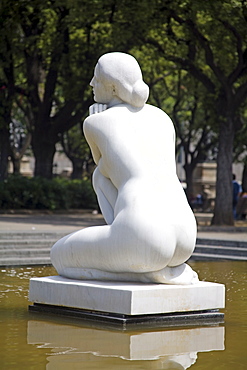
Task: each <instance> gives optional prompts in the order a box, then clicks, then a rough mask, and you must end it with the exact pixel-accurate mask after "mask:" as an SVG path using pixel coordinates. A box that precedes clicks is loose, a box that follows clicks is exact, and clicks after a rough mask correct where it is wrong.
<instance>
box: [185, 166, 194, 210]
mask: <svg viewBox="0 0 247 370" xmlns="http://www.w3.org/2000/svg"><path fill="white" fill-rule="evenodd" d="M193 170H194V167H193V168H192V166H190V165H189V164H187V165H186V164H185V165H184V171H185V178H186V185H187V187H186V190H185V193H186V196H187V199H188V202H189V203H190V205H191V201H192V199H193V197H194V187H193Z"/></svg>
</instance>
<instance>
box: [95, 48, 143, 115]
mask: <svg viewBox="0 0 247 370" xmlns="http://www.w3.org/2000/svg"><path fill="white" fill-rule="evenodd" d="M94 78H95V79H96V80H97V84H98V92H99V94H98V95H101V96H102V95H104V96H105V101H103V100H104V97H103V96H102V97H101V96H98V97H97V100H96V101H97V102H98V103H106V104H107V103H108V101H107V100H109V98H110V95H111V94H112V97H113V98H114V97H116V98H119V99H120V100H122V101H124V102H126V103H128V104H130V105H132V106H134V107H138V108H139V107H142V106H143V105H144V104H145V103H146V101H147V99H148V95H149V88H148V86H147V85H146V84H145V82H144V81H143V79H142V72H141V68H140V66H139V64H138V63H137V61H136V59H135V58H134V57H133V56H131V55H129V54H125V53H118V52H114V53H108V54H104V55H102V56H101V57H100V58H99V60H98V63H97V65H96V67H95V74H94ZM91 85H92V86H94V79H93V80H92V82H91ZM100 88H101V91H100ZM99 100H102V101H99Z"/></svg>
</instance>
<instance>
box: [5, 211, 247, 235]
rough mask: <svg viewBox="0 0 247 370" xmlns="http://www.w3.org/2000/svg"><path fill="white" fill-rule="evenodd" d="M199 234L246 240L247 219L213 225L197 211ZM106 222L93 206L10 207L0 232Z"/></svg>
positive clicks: (73, 227) (56, 229)
mask: <svg viewBox="0 0 247 370" xmlns="http://www.w3.org/2000/svg"><path fill="white" fill-rule="evenodd" d="M195 216H196V219H197V223H198V234H197V235H198V238H207V239H218V240H236V241H245V242H247V220H246V221H237V222H236V223H235V226H210V221H211V218H212V214H210V213H207V214H206V213H198V214H195ZM103 224H105V222H104V219H103V217H102V215H101V214H98V213H97V212H95V211H90V210H72V211H67V212H54V213H53V212H49V211H28V210H27V211H21V212H17V211H12V212H11V211H8V212H6V213H2V214H0V235H1V234H7V233H13V234H15V233H23V234H35V233H47V234H51V233H54V234H57V233H58V234H69V233H71V232H74V231H77V230H79V229H82V228H84V227H88V226H94V225H103Z"/></svg>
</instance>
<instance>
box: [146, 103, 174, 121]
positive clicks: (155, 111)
mask: <svg viewBox="0 0 247 370" xmlns="http://www.w3.org/2000/svg"><path fill="white" fill-rule="evenodd" d="M145 110H146V111H149V112H150V114H153V115H154V117H155V116H160V118H162V119H166V120H168V121H171V118H170V117H169V116H168V114H167V113H166V112H165V111H163V110H162V109H161V108H158V107H156V106H154V105H151V104H145Z"/></svg>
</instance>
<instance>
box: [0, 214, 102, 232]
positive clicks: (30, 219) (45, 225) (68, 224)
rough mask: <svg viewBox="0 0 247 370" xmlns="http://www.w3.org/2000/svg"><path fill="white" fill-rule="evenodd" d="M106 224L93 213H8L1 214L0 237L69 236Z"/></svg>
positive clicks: (99, 216) (100, 216)
mask: <svg viewBox="0 0 247 370" xmlns="http://www.w3.org/2000/svg"><path fill="white" fill-rule="evenodd" d="M103 224H105V222H104V219H103V217H102V215H101V214H98V213H96V212H93V211H88V210H81V211H76V210H75V211H74V210H73V211H67V212H64V213H60V212H54V213H52V212H49V211H47V212H45V211H43V212H42V211H28V210H27V211H22V212H17V211H12V212H11V211H8V212H6V213H2V214H0V235H1V234H6V233H13V234H15V233H18V234H19V233H23V234H35V233H47V234H53V233H54V234H57V233H58V234H69V233H71V232H74V231H77V230H80V229H82V228H84V227H88V226H94V225H103Z"/></svg>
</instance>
